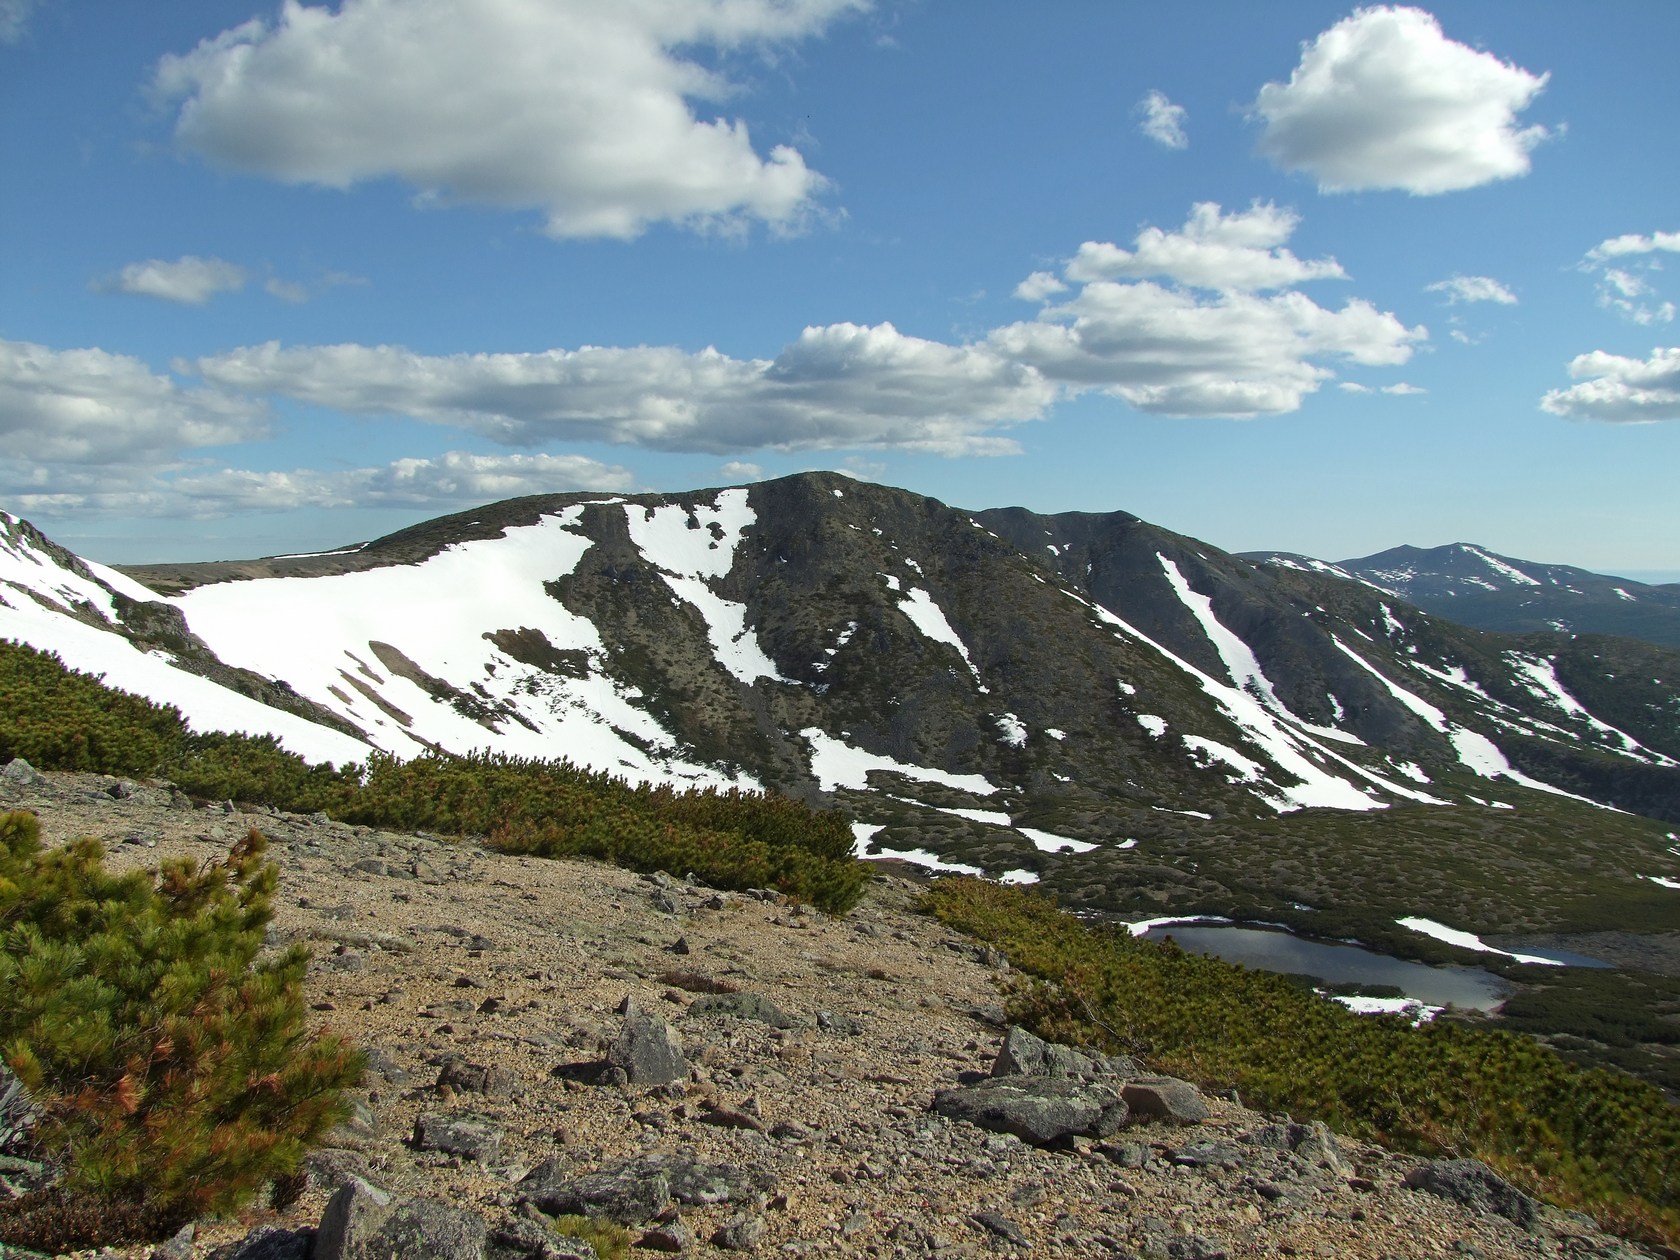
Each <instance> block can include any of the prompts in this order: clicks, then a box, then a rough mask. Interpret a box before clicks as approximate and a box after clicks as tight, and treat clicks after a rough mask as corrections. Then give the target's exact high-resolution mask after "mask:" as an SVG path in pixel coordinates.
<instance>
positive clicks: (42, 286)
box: [0, 0, 1680, 581]
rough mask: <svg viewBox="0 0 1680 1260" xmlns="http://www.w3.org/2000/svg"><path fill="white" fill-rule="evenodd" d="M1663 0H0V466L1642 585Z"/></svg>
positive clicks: (161, 533)
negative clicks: (1005, 532)
mask: <svg viewBox="0 0 1680 1260" xmlns="http://www.w3.org/2000/svg"><path fill="white" fill-rule="evenodd" d="M1675 48H1680V4H1675V3H1673V2H1672V0H1618V3H1615V4H1605V5H1582V4H1575V3H1565V2H1564V0H1556V2H1553V0H1508V2H1507V0H1465V2H1454V3H1442V4H1437V5H1435V6H1433V7H1432V8H1429V9H1423V8H1412V7H1398V6H1394V7H1390V6H1374V7H1368V8H1358V7H1354V6H1351V5H1347V4H1328V3H1317V2H1315V0H1290V2H1288V3H1276V4H1266V5H1254V4H1248V3H1239V2H1238V0H1199V2H1198V0H1189V2H1187V3H1183V4H1175V5H1158V6H1146V5H1142V4H1117V3H1111V2H1108V0H1103V2H1098V0H1059V2H1058V3H1054V4H1046V5H1030V6H1029V5H1022V4H1019V3H1006V2H1004V0H962V2H961V3H956V2H955V0H337V2H336V3H331V4H327V3H322V4H313V5H310V4H303V3H298V2H297V0H287V2H286V3H284V4H279V5H277V4H274V3H271V2H269V0H260V2H259V0H167V2H163V3H156V4H144V5H139V4H124V3H116V2H114V0H105V2H103V3H101V2H98V0H93V2H90V0H0V172H3V174H0V507H3V508H5V509H6V510H9V511H12V512H14V513H17V514H19V515H22V516H24V517H26V518H28V519H29V520H31V521H33V522H34V523H35V524H36V525H38V526H39V527H41V528H42V529H43V530H45V531H46V532H47V533H48V534H49V535H50V536H52V537H53V538H55V539H57V540H58V541H60V542H62V543H64V544H65V545H66V546H69V547H70V548H71V549H72V550H75V551H77V552H79V553H81V554H83V555H86V556H88V557H90V558H92V559H96V560H100V561H103V562H106V563H138V562H145V561H164V560H205V559H226V558H236V557H247V556H254V555H264V554H278V553H289V552H303V551H312V550H320V549H327V548H331V547H335V546H340V545H344V544H348V543H353V542H357V541H361V540H365V539H368V538H372V537H376V536H378V535H380V534H384V533H387V532H390V531H391V530H394V529H398V528H401V527H402V526H404V525H407V524H411V523H413V522H415V521H419V520H423V519H426V518H429V517H433V516H437V515H441V514H444V513H446V512H453V511H459V510H463V509H466V508H470V507H473V506H476V505H478V504H481V503H484V502H488V501H491V500H494V499H499V498H506V497H510V496H512V495H518V494H537V493H551V492H563V491H571V490H594V491H609V492H634V491H643V490H656V491H681V490H688V489H694V488H699V487H706V486H716V485H732V484H745V483H747V482H750V481H753V480H757V479H761V478H768V477H777V476H782V475H786V474H789V473H794V472H800V471H804V470H811V469H832V470H838V471H842V472H846V473H849V474H851V475H853V476H856V477H859V478H863V479H867V480H870V481H878V482H882V483H884V484H889V485H895V486H902V487H905V488H907V489H911V490H915V491H918V492H920V493H924V494H929V495H932V496H934V497H936V498H939V499H941V500H943V501H945V502H947V503H951V504H953V505H956V506H960V507H966V508H982V507H1001V506H1011V505H1019V506H1024V507H1028V508H1031V509H1034V510H1036V511H1040V512H1059V511H1085V512H1108V511H1115V510H1121V511H1127V512H1131V513H1134V514H1136V515H1138V516H1141V517H1143V518H1144V519H1146V520H1149V521H1152V522H1154V523H1156V524H1159V525H1162V526H1165V527H1167V528H1169V529H1173V530H1177V531H1179V532H1182V533H1186V534H1190V535H1192V536H1194V537H1197V538H1200V539H1203V540H1205V541H1207V542H1209V543H1211V544H1213V545H1214V546H1217V547H1220V548H1223V549H1225V550H1229V551H1248V550H1283V551H1293V552H1301V553H1305V554H1308V555H1313V556H1317V557H1320V558H1323V559H1331V560H1338V559H1345V558H1352V557H1356V556H1362V555H1365V554H1368V553H1371V552H1375V551H1379V550H1382V549H1385V548H1388V547H1392V546H1398V545H1400V544H1403V543H1409V544H1412V545H1415V546H1437V545H1441V544H1444V543H1451V542H1459V541H1464V542H1474V543H1478V544H1480V545H1483V546H1486V547H1488V548H1490V549H1492V550H1494V551H1496V552H1499V553H1501V554H1505V555H1510V556H1516V557H1520V558H1523V559H1529V560H1536V561H1542V562H1550V563H1564V564H1576V565H1580V566H1582V567H1585V568H1589V569H1595V570H1598V571H1600V572H1608V573H1614V574H1617V575H1619V576H1625V577H1632V578H1636V579H1645V580H1666V581H1674V580H1680V324H1677V322H1676V304H1677V303H1680V131H1677V129H1676V128H1675V126H1674V120H1675V119H1676V118H1680V76H1676V75H1675V74H1674V73H1673V50H1674V49H1675Z"/></svg>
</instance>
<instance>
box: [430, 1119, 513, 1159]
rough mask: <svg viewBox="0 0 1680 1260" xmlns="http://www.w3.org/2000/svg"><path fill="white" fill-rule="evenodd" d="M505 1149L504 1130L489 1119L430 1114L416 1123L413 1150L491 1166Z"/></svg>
mask: <svg viewBox="0 0 1680 1260" xmlns="http://www.w3.org/2000/svg"><path fill="white" fill-rule="evenodd" d="M501 1148H502V1131H501V1129H500V1128H499V1127H497V1125H496V1124H495V1122H494V1121H492V1120H490V1119H489V1117H487V1116H479V1115H474V1114H472V1113H471V1112H447V1113H442V1112H435V1111H434V1112H428V1113H426V1114H424V1115H421V1116H418V1117H416V1119H415V1121H414V1149H415V1150H417V1151H442V1152H443V1153H444V1154H446V1155H459V1156H460V1157H461V1158H462V1159H472V1160H477V1161H478V1162H479V1163H482V1164H488V1163H490V1162H491V1161H492V1160H494V1159H495V1158H496V1155H497V1153H498V1152H499V1151H500V1150H501Z"/></svg>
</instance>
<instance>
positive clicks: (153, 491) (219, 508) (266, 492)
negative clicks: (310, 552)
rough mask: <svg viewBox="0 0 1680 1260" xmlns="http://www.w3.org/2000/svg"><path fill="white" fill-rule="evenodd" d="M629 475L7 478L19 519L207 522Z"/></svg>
mask: <svg viewBox="0 0 1680 1260" xmlns="http://www.w3.org/2000/svg"><path fill="white" fill-rule="evenodd" d="M633 480H634V479H633V478H632V476H631V474H630V473H629V471H628V470H627V469H624V468H620V467H618V466H616V465H612V464H603V463H600V462H599V461H596V460H593V459H586V458H584V457H583V456H579V455H522V454H498V455H476V454H471V453H468V452H465V451H450V452H447V453H446V454H443V455H439V456H437V457H435V458H432V459H399V460H395V461H393V462H392V463H389V464H385V465H380V466H376V467H372V468H349V469H334V470H330V471H322V470H319V469H312V468H300V469H293V470H291V471H275V470H256V469H246V468H219V469H190V470H186V471H180V470H176V469H170V468H156V467H140V466H134V467H129V468H125V469H122V470H120V472H119V473H118V474H117V475H115V476H113V475H110V474H109V473H106V474H103V475H97V476H95V475H91V473H90V470H87V469H77V468H51V467H47V466H36V467H35V468H34V469H31V470H29V471H28V473H27V475H25V476H21V477H20V476H16V475H13V476H6V475H0V493H3V494H4V495H5V497H6V503H7V505H8V506H9V507H11V508H12V509H13V510H16V511H20V512H23V513H25V514H28V513H30V512H52V513H66V512H78V513H98V514H104V515H119V514H120V515H123V516H139V517H176V518H188V519H197V520H208V519H213V518H216V517H224V516H232V515H235V514H238V513H243V512H290V511H296V510H298V509H302V508H316V509H334V508H365V507H414V508H447V507H452V506H455V505H471V504H477V503H487V502H491V501H493V500H496V499H507V498H513V497H515V496H518V495H528V494H558V493H564V492H566V491H569V490H611V491H620V490H628V489H630V488H631V487H632V484H633Z"/></svg>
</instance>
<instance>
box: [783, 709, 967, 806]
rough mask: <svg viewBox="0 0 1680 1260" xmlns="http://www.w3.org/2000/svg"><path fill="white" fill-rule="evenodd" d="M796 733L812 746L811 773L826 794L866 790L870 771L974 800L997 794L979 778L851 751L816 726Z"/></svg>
mask: <svg viewBox="0 0 1680 1260" xmlns="http://www.w3.org/2000/svg"><path fill="white" fill-rule="evenodd" d="M799 733H800V735H802V736H803V737H804V738H805V740H806V742H808V743H809V744H810V745H811V773H812V774H814V775H815V776H816V778H817V783H818V786H819V787H821V788H822V790H823V791H825V792H832V791H834V790H835V789H836V788H842V787H849V788H867V787H868V786H869V772H870V771H871V770H890V771H893V772H895V773H898V774H902V775H903V776H904V777H905V778H907V779H915V780H917V781H918V782H922V783H942V784H944V785H945V786H946V787H951V788H956V789H957V790H958V791H962V792H972V793H973V794H974V795H975V796H992V795H994V794H995V793H996V792H997V788H995V787H994V786H992V784H990V783H988V782H987V781H986V780H985V779H984V778H982V777H981V776H980V775H978V774H954V773H952V772H951V771H949V770H935V769H933V768H932V767H930V766H913V765H910V764H908V763H906V762H902V761H894V760H893V759H892V758H891V757H886V756H882V755H881V754H880V753H872V752H866V751H864V750H863V749H862V748H854V747H853V746H852V745H850V744H847V743H844V742H843V741H841V740H838V739H836V738H835V737H834V736H832V735H830V734H829V733H828V732H827V731H824V730H821V729H820V728H818V727H815V726H808V727H806V728H805V729H804V730H802V731H800V732H799Z"/></svg>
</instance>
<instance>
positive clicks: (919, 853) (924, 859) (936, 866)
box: [875, 849, 986, 876]
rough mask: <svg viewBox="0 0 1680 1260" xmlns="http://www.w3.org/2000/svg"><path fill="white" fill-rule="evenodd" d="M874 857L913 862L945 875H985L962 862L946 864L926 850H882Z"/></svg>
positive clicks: (976, 867)
mask: <svg viewBox="0 0 1680 1260" xmlns="http://www.w3.org/2000/svg"><path fill="white" fill-rule="evenodd" d="M875 856H877V857H895V858H902V859H903V860H904V861H906V862H914V863H915V864H916V865H917V866H925V867H928V868H929V869H930V870H935V871H939V872H941V873H942V874H946V875H978V876H984V875H985V874H986V872H985V871H983V870H981V869H980V868H979V867H978V866H969V865H967V864H965V863H962V862H947V861H946V860H945V859H944V858H942V857H940V856H939V854H937V853H933V852H930V851H929V850H927V849H882V850H881V851H880V853H878V854H876V855H875Z"/></svg>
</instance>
